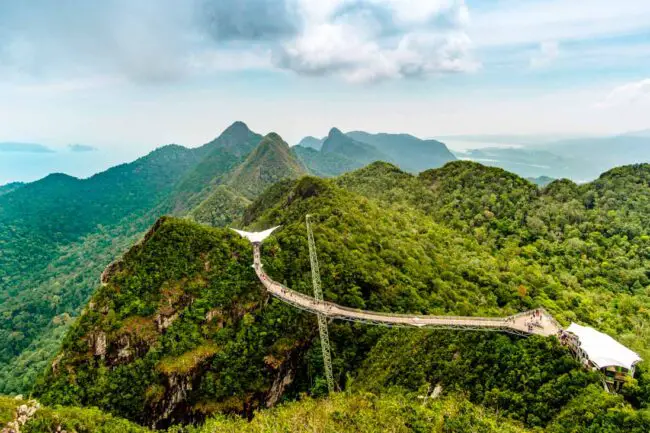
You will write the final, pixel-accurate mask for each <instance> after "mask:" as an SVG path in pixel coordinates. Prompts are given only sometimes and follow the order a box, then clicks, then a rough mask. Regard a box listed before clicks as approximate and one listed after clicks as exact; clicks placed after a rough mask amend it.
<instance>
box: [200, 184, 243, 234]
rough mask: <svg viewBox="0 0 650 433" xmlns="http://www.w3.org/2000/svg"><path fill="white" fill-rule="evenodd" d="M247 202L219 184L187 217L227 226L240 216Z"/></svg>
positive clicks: (213, 224) (205, 222)
mask: <svg viewBox="0 0 650 433" xmlns="http://www.w3.org/2000/svg"><path fill="white" fill-rule="evenodd" d="M249 204H250V200H248V199H247V198H245V197H242V196H240V195H238V194H236V193H235V192H233V191H231V190H230V189H229V188H228V187H226V186H223V185H220V186H218V187H217V188H216V189H215V190H214V192H213V193H212V194H210V196H209V197H208V198H206V199H205V200H204V201H202V202H201V204H199V206H197V207H196V208H194V210H192V212H190V214H189V217H190V218H192V219H193V220H194V221H196V222H198V223H201V224H206V225H209V226H212V227H227V226H228V225H230V224H231V223H232V222H233V221H236V220H239V219H240V218H241V217H242V215H243V214H244V211H245V210H246V208H247V207H248V205H249Z"/></svg>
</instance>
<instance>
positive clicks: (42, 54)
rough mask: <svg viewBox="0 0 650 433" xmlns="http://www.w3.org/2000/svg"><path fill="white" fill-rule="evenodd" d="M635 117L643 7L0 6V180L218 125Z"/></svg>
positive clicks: (605, 122) (287, 127)
mask: <svg viewBox="0 0 650 433" xmlns="http://www.w3.org/2000/svg"><path fill="white" fill-rule="evenodd" d="M649 112H650V1H647V0H617V1H615V2H612V1H611V0H466V1H462V0H184V1H182V2H181V1H176V0H137V1H133V0H104V1H102V2H88V1H84V0H58V1H57V2H52V1H49V0H31V1H29V2H26V1H24V0H2V1H0V142H6V144H9V146H0V184H2V183H4V182H8V181H11V180H34V179H35V178H38V177H40V176H43V175H44V174H46V173H47V172H49V171H65V172H68V173H70V174H73V175H77V176H88V175H90V174H92V173H93V172H95V171H97V170H99V169H101V168H103V167H106V166H108V165H112V164H114V163H117V162H120V161H127V160H131V159H134V158H136V157H138V156H141V155H143V154H146V153H147V152H148V151H150V150H152V149H154V148H155V147H158V146H160V145H163V144H167V143H178V144H182V145H186V146H197V145H200V144H202V143H205V142H207V141H210V140H211V139H212V138H214V137H215V136H217V135H218V134H219V133H220V132H221V131H222V130H223V129H225V128H226V127H227V126H228V125H230V124H231V123H233V122H234V121H236V120H242V121H244V122H246V123H247V124H248V125H249V127H250V128H251V129H253V130H255V131H256V132H259V133H268V132H271V131H275V132H277V133H279V134H280V135H281V136H282V137H283V138H284V139H285V140H286V141H287V142H289V143H290V144H294V143H296V142H297V141H299V140H300V138H301V137H303V136H305V135H315V136H323V135H326V134H327V132H328V130H329V129H330V128H331V127H333V126H336V127H338V128H340V129H342V130H344V131H345V130H359V129H361V130H366V131H370V132H380V131H381V132H408V133H412V134H414V135H418V136H421V137H436V136H447V135H453V134H589V135H605V134H617V133H621V132H625V131H631V130H641V129H647V128H650V120H648V119H650V116H648V114H647V113H649ZM12 143H14V145H13V146H12V145H11V144H12ZM15 143H36V144H38V145H41V146H44V147H45V148H46V151H42V149H41V150H38V149H34V148H33V146H27V147H24V148H22V149H20V148H19V149H15V147H16V146H15Z"/></svg>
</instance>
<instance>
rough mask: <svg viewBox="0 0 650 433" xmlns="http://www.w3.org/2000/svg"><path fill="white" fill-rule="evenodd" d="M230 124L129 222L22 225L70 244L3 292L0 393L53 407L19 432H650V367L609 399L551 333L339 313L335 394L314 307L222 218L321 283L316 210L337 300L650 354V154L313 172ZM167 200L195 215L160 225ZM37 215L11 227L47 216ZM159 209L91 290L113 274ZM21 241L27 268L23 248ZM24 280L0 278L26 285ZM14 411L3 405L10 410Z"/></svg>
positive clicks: (298, 277) (270, 258)
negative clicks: (578, 168) (546, 317)
mask: <svg viewBox="0 0 650 433" xmlns="http://www.w3.org/2000/svg"><path fill="white" fill-rule="evenodd" d="M235 130H236V131H239V132H240V133H241V132H243V133H244V134H243V135H242V136H243V137H244V140H243V141H242V139H241V138H240V139H234V138H233V136H232V134H227V135H226V137H225V138H223V139H222V140H221V141H220V142H219V143H220V145H219V146H216V147H214V149H216V150H211V151H210V152H208V151H204V152H206V154H205V155H203V156H202V157H201V158H205V159H201V158H199V159H201V161H198V162H196V161H195V162H193V163H191V164H189V166H191V168H190V169H188V170H189V171H187V172H185V173H184V174H183V175H182V176H180V177H179V180H178V181H174V182H172V185H171V186H167V187H165V188H169V192H164V191H163V192H161V193H160V194H161V196H160V197H159V198H157V199H154V198H150V200H151V203H153V204H150V205H147V206H148V208H147V207H146V206H145V207H143V208H142V209H140V210H138V211H137V212H136V211H133V212H131V213H130V214H129V215H131V217H129V218H126V217H125V219H122V220H120V221H123V222H124V223H114V222H111V223H110V224H109V223H108V222H106V223H105V224H100V225H98V227H101V230H100V231H96V230H95V229H92V228H84V229H81V228H80V229H79V232H80V233H81V232H83V230H87V233H88V234H86V235H83V236H81V237H79V235H78V234H75V231H74V230H75V228H68V229H66V230H67V231H62V232H61V234H60V239H61V242H60V243H59V244H52V243H51V242H53V241H52V240H51V239H50V240H48V242H50V244H47V243H43V244H39V243H38V242H36V241H35V239H37V238H35V237H31V238H30V239H34V242H36V243H35V246H34V248H33V251H34V252H35V253H36V254H37V253H38V251H39V248H41V249H42V250H43V251H45V249H44V247H45V246H48V245H56V248H59V249H63V251H66V254H65V255H63V256H62V257H54V254H53V253H52V257H48V258H43V260H44V262H43V263H49V264H48V265H47V266H46V267H45V268H43V269H46V268H47V269H49V270H50V271H52V266H55V268H54V271H55V274H54V275H56V278H52V277H49V278H45V277H47V274H46V273H41V274H38V273H36V274H35V275H41V277H40V278H43V281H42V285H40V286H39V285H36V286H35V287H36V288H35V289H34V290H29V291H24V290H23V291H21V290H19V286H16V287H17V288H16V289H13V292H12V291H11V290H9V291H7V292H6V293H5V292H3V294H1V295H0V296H5V298H4V299H3V300H2V302H0V307H2V308H3V309H6V310H4V311H5V312H3V316H2V317H3V321H4V322H3V325H4V326H5V328H4V329H15V330H14V331H13V333H10V334H9V333H8V334H4V335H3V338H4V336H5V335H7V336H8V338H12V340H11V341H12V345H7V346H5V347H4V348H3V350H4V352H2V354H3V356H5V358H3V359H5V361H4V362H5V368H4V370H0V384H2V386H3V387H4V390H3V391H0V392H5V393H8V392H12V391H16V390H21V391H24V392H26V393H30V394H32V395H33V396H34V397H35V398H37V399H38V401H39V402H40V403H41V404H43V405H45V406H44V407H43V408H41V409H39V410H38V411H36V415H35V416H34V417H33V418H32V420H31V421H30V423H29V424H28V425H27V426H25V428H26V430H25V431H33V432H40V431H56V430H55V429H56V428H58V427H61V428H67V429H69V430H72V429H76V430H77V431H109V430H108V429H109V428H110V427H109V425H110V424H111V423H121V424H120V425H123V426H124V427H123V428H124V431H133V432H140V431H143V432H144V431H148V430H147V429H149V428H158V429H170V430H169V431H170V432H172V431H173V432H185V431H186V432H192V433H198V432H202V431H204V430H205V431H259V432H262V431H274V429H275V430H278V429H280V430H285V431H312V430H300V429H301V428H302V429H307V428H309V425H308V426H305V425H304V423H300V422H299V420H303V421H304V419H305V417H306V415H305V414H307V413H309V414H311V415H310V418H309V420H310V422H311V423H313V425H312V424H310V426H312V427H313V429H315V430H316V431H377V430H382V429H383V430H392V431H434V432H465V431H481V432H483V431H484V432H492V431H495V432H496V431H513V432H524V431H531V432H533V431H534V432H540V431H547V432H552V433H561V432H593V433H596V432H610V431H629V432H635V433H636V432H646V431H648V430H650V408H649V406H650V373H648V371H647V367H646V365H645V363H642V364H641V365H640V366H639V368H638V371H637V374H636V377H635V379H630V380H629V381H628V383H626V384H625V386H624V388H623V390H622V392H621V393H620V394H619V395H615V394H608V393H606V392H605V391H604V390H603V388H602V384H601V382H600V378H599V376H598V375H597V374H595V373H590V372H587V371H585V370H583V369H582V368H581V367H580V365H579V364H578V363H577V362H576V361H575V360H574V359H573V357H572V356H571V355H570V353H569V352H568V351H567V349H566V348H564V347H563V346H561V345H560V344H559V343H558V342H557V341H556V340H555V339H553V338H551V339H544V338H542V337H530V338H521V337H515V336H508V335H500V334H493V333H462V332H452V331H435V330H390V329H386V328H377V327H372V326H368V325H361V324H351V323H347V322H337V321H334V322H330V324H329V326H330V338H331V344H332V354H333V364H334V373H335V379H336V383H337V388H338V389H339V390H341V391H342V392H341V393H339V394H337V395H335V396H333V397H330V398H325V394H326V391H327V387H326V383H325V380H324V377H323V376H324V374H323V363H322V358H321V352H320V342H319V340H318V328H317V326H316V321H315V319H314V317H313V316H312V315H310V314H307V313H304V312H301V311H298V310H296V309H294V308H292V307H291V306H288V305H286V304H283V303H282V302H280V301H278V300H277V299H274V298H271V297H270V296H269V295H268V293H266V292H265V291H264V290H263V288H262V286H261V285H260V284H259V282H258V280H257V278H256V276H255V273H254V272H253V270H252V268H251V267H250V264H251V262H252V254H251V248H250V244H248V243H247V241H245V240H243V239H241V238H240V237H239V236H238V235H237V234H235V233H234V232H232V231H230V230H227V229H225V228H220V227H224V226H226V225H228V226H238V227H242V228H248V229H251V230H254V229H265V228H268V227H270V226H272V225H282V228H281V230H279V231H278V232H276V233H275V234H274V235H273V236H272V237H271V238H269V239H268V240H267V241H266V242H265V244H264V245H263V248H262V253H263V256H262V259H263V262H264V265H265V269H266V271H267V272H268V274H269V275H270V276H272V277H273V278H274V279H276V280H277V281H281V282H283V283H284V284H286V285H288V286H290V287H292V288H293V289H296V290H299V291H302V292H304V293H310V292H311V275H310V265H309V254H308V249H307V240H306V232H305V225H304V216H305V215H306V214H308V213H309V214H311V215H313V221H314V235H315V238H316V244H317V248H318V254H319V261H320V263H321V274H322V279H323V289H324V295H325V298H326V299H328V300H331V301H334V302H337V303H339V304H343V305H346V306H350V307H356V308H365V309H372V310H377V311H385V312H389V311H390V312H410V313H421V314H450V315H483V316H503V315H506V314H512V313H515V312H519V311H524V310H528V309H531V308H536V307H544V308H546V309H547V310H548V311H550V312H551V313H552V314H553V315H554V316H555V317H556V318H557V319H558V320H559V321H560V322H561V323H562V324H563V325H568V324H569V323H570V322H572V321H577V322H579V323H583V324H587V325H590V326H593V327H595V328H597V329H599V330H601V331H603V332H607V333H608V334H610V335H612V336H614V337H615V338H616V339H617V340H619V341H621V342H622V343H624V344H626V345H627V346H629V347H631V348H632V349H634V350H635V351H637V352H638V353H639V354H641V356H642V357H643V358H645V359H650V358H649V357H650V336H649V335H648V334H647V332H644V330H645V329H647V327H648V325H650V311H649V310H648V305H650V280H649V278H650V275H649V274H648V273H647V269H650V263H649V262H650V222H649V221H648V219H647V218H646V217H645V215H647V214H648V211H650V209H649V207H650V165H634V166H626V167H620V168H617V169H614V170H611V171H609V172H607V173H604V174H603V175H602V176H601V177H600V178H599V179H597V180H596V181H594V182H592V183H588V184H583V185H576V184H574V183H572V182H570V181H567V180H556V181H553V182H551V183H550V184H548V185H547V186H545V187H539V186H537V185H535V184H533V183H531V182H529V181H528V180H525V179H522V178H520V177H518V176H516V175H514V174H512V173H509V172H506V171H504V170H501V169H497V168H490V167H485V166H482V165H480V164H476V163H472V162H468V161H455V162H451V163H448V164H446V165H445V166H444V167H442V168H437V169H432V170H427V171H424V172H422V173H420V174H419V175H413V174H410V173H408V172H406V171H402V170H400V169H399V168H398V167H397V166H395V165H392V164H389V163H383V162H375V163H372V164H370V165H368V166H366V167H364V168H361V169H359V170H357V171H353V172H350V173H347V174H344V175H342V176H340V177H336V178H333V179H322V178H317V177H310V176H303V174H304V172H305V171H306V170H309V165H308V164H305V165H307V167H305V166H304V165H303V164H302V162H301V160H300V158H299V157H297V156H296V155H297V154H296V153H294V151H293V150H291V149H289V148H288V146H287V145H286V143H284V142H282V140H281V139H280V138H279V137H278V136H277V135H274V134H271V135H269V136H267V137H266V138H264V139H262V138H261V137H260V136H257V135H252V134H253V133H250V131H248V129H247V128H246V129H245V130H244V129H242V127H241V125H237V126H236V127H235ZM246 131H248V132H246ZM231 132H232V131H231ZM334 138H337V139H341V140H345V139H346V138H345V137H343V138H341V137H339V136H338V135H337V134H336V132H335V133H334ZM326 141H327V140H326ZM254 142H257V143H260V144H259V145H258V146H255V145H253V143H254ZM238 143H239V144H238ZM241 143H244V145H243V147H242V144H241ZM245 143H249V144H248V145H246V144H245ZM206 146H207V145H206ZM246 146H248V148H250V150H248V151H246V150H245V148H246ZM233 148H234V149H237V150H236V151H235V150H233ZM172 149H176V148H172ZM180 149H182V148H180V147H179V148H177V149H176V151H178V152H181V153H183V152H184V151H182V150H180ZM360 149H362V150H363V149H365V150H367V149H366V147H365V146H361V147H360ZM311 150H312V149H309V151H311ZM224 154H226V155H227V156H226V157H225V159H224V157H223V155H224ZM217 161H220V164H221V165H217V166H216V167H215V166H214V165H215V164H216V162H217ZM276 172H280V173H283V174H280V175H278V176H274V175H273V173H276ZM265 173H268V174H269V176H266V175H265ZM156 176H157V175H156ZM301 176H302V177H301ZM298 178H299V179H298ZM55 180H56V181H57V182H61V183H62V184H63V185H69V184H70V185H72V184H76V183H79V182H81V183H83V182H84V181H79V180H75V179H68V178H65V177H61V178H57V179H55ZM29 188H30V185H25V186H21V187H20V188H19V189H17V190H15V191H13V192H10V193H8V194H5V195H4V196H3V197H0V200H2V199H8V198H11V203H12V204H11V206H15V207H14V208H13V209H18V206H19V204H20V202H19V201H17V200H19V199H17V198H16V197H18V198H20V197H22V196H19V195H18V196H17V195H16V194H24V191H28V190H29ZM165 191H167V190H165ZM260 194H261V195H260ZM53 200H54V199H53ZM93 203H95V202H93ZM43 205H44V206H49V204H47V202H44V203H43ZM11 206H8V207H6V208H4V209H3V211H4V212H6V210H7V209H9V210H10V209H12V207H11ZM31 206H33V205H31ZM52 206H54V205H52ZM162 213H168V214H175V215H177V216H185V217H184V218H178V217H162V218H159V219H157V215H158V214H162ZM6 215H7V213H5V214H4V215H0V216H3V217H4V216H6ZM37 215H42V213H37ZM116 215H117V213H116ZM108 217H109V216H107V215H104V216H102V218H108ZM30 218H33V217H31V216H30ZM57 218H63V217H62V216H57ZM65 218H66V221H67V220H68V219H70V218H71V217H68V216H66V217H65ZM115 218H116V219H117V217H115ZM156 219H157V220H156ZM3 221H4V220H3ZM30 221H31V220H26V221H25V222H24V223H23V222H21V223H20V224H18V223H16V225H15V232H14V233H19V229H21V230H22V227H29V226H30V224H33V225H38V224H43V221H38V222H33V221H32V222H30ZM61 221H63V220H61ZM102 221H103V220H102ZM153 221H156V222H155V224H153V225H152V226H151V227H150V228H149V230H148V232H147V233H146V235H145V236H144V238H143V239H141V241H140V242H138V243H137V244H135V245H134V246H132V247H131V248H130V249H129V250H128V252H127V253H126V254H125V255H124V256H123V257H122V258H121V259H120V260H119V261H116V262H114V263H113V264H111V266H109V267H108V268H107V270H106V272H104V274H103V278H102V284H101V285H98V283H97V282H96V281H97V278H98V276H99V273H101V270H103V268H104V266H105V265H106V264H108V262H109V261H111V260H112V259H113V258H114V257H115V256H118V255H119V252H120V251H121V250H126V249H127V246H128V245H129V244H133V243H134V242H135V240H136V239H138V238H140V237H141V234H142V233H143V231H144V230H145V229H146V228H147V227H148V226H149V225H150V222H151V223H153ZM59 223H61V222H59ZM59 223H57V224H59ZM21 224H23V225H21ZM84 224H88V223H87V222H84ZM210 226H212V227H210ZM79 227H82V226H79ZM88 227H90V226H88ZM94 230H95V231H94ZM36 233H38V231H37V232H36ZM40 233H41V234H42V236H44V237H47V231H46V230H45V229H42V231H41V232H40ZM30 236H32V235H30ZM34 236H35V235H34ZM57 239H58V238H57ZM11 242H15V243H12V244H11V245H10V248H8V249H7V251H10V252H13V253H15V254H16V255H15V256H13V257H15V258H14V259H13V260H16V258H18V257H20V254H25V252H24V251H23V252H21V251H19V250H18V245H21V247H22V244H20V243H18V242H17V241H16V239H14V238H11ZM44 242H45V241H44ZM75 242H77V243H81V245H83V246H84V247H83V248H77V247H76V246H75V245H76V244H75ZM5 244H6V241H5ZM3 251H4V250H3ZM30 251H31V250H30ZM8 257H9V258H11V255H5V256H3V260H8ZM89 259H91V260H89ZM34 260H36V259H34ZM35 263H41V262H35ZM57 263H59V264H60V265H58V266H57ZM34 266H36V265H34ZM39 266H42V264H41V265H39ZM36 268H37V269H39V268H38V267H36ZM7 269H9V270H11V269H13V268H12V267H7ZM11 272H13V274H10V273H9V272H8V271H7V270H5V274H3V277H2V278H3V282H4V284H9V283H10V284H18V282H20V278H18V277H17V276H20V275H21V274H20V272H18V271H15V272H14V271H11ZM12 275H13V276H12ZM25 283H26V280H25V281H22V282H21V284H25ZM9 287H10V286H9ZM53 288H56V289H55V290H54V289H53ZM43 294H46V296H43ZM91 294H92V297H91V298H90V302H88V303H87V304H86V303H85V300H86V299H88V298H89V297H90V296H91ZM54 296H57V298H55V297H54ZM17 299H18V300H19V301H20V302H18V301H16V300H17ZM53 300H56V302H53ZM83 305H85V307H83V310H82V306H83ZM8 307H9V308H13V309H9V308H8ZM7 312H9V313H7ZM75 312H81V314H80V316H79V318H75V317H74V315H73V314H70V313H75ZM32 316H34V317H32ZM34 318H36V320H35V319H34ZM11 327H15V328H11ZM2 329H3V328H0V331H2ZM44 330H47V332H45V331H44ZM2 332H4V331H2ZM30 333H31V334H30ZM20 334H22V335H20ZM64 334H65V337H64ZM8 341H9V340H8ZM61 341H63V343H62V345H61V346H60V348H59V345H60V344H61ZM54 348H58V349H57V350H58V354H57V355H56V356H54V353H53V349H54ZM21 369H22V370H21ZM25 369H28V370H29V373H28V374H22V372H24V371H25ZM36 376H38V379H37V380H36ZM34 384H35V386H34ZM17 405H18V400H13V399H10V398H6V399H0V421H2V422H8V421H10V419H11V417H12V416H13V415H12V414H14V412H15V411H16V407H17ZM275 406H278V407H277V408H275V409H268V408H271V407H275ZM82 407H94V408H96V409H85V408H82ZM242 416H243V417H244V419H242V418H241V417H242ZM246 418H248V419H252V420H253V421H252V422H250V423H249V422H248V421H247V420H246ZM66 423H67V424H66ZM116 425H117V424H116ZM192 425H196V426H195V427H192ZM280 426H281V427H280ZM470 426H471V427H470ZM30 429H31V430H30ZM84 429H85V430H84ZM102 429H104V430H102ZM319 429H320V430H319ZM328 429H329V430H328ZM472 429H473V430H472Z"/></svg>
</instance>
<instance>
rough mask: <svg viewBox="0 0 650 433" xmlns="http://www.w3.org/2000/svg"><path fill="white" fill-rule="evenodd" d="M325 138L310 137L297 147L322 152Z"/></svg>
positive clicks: (301, 141)
mask: <svg viewBox="0 0 650 433" xmlns="http://www.w3.org/2000/svg"><path fill="white" fill-rule="evenodd" d="M324 141H325V138H316V137H312V136H311V135H308V136H307V137H305V138H303V139H302V140H300V143H298V144H297V146H302V147H307V148H311V149H315V150H320V149H321V147H323V142H324Z"/></svg>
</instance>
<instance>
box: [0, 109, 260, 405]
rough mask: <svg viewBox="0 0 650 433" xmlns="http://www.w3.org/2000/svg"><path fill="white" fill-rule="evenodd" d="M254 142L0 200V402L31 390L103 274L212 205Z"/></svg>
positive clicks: (58, 179) (230, 134)
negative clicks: (157, 229)
mask: <svg viewBox="0 0 650 433" xmlns="http://www.w3.org/2000/svg"><path fill="white" fill-rule="evenodd" d="M260 139H261V136H260V135H257V134H254V133H252V132H251V131H250V130H249V129H248V128H247V127H246V125H245V124H243V123H241V122H237V123H235V124H233V125H232V126H231V127H229V128H228V129H227V130H226V131H224V132H223V133H222V134H221V135H220V136H219V137H218V138H217V139H215V140H214V141H212V142H210V143H208V144H206V145H204V146H202V147H200V148H197V149H187V148H184V147H181V146H177V145H169V146H164V147H162V148H159V149H157V150H155V151H153V152H151V153H150V154H149V155H147V156H145V157H143V158H140V159H138V160H136V161H134V162H132V163H129V164H122V165H119V166H117V167H113V168H111V169H109V170H107V171H105V172H103V173H100V174H97V175H95V176H92V177H90V178H88V179H76V178H73V177H70V176H66V175H63V174H53V175H50V176H48V177H46V178H44V179H42V180H40V181H37V182H33V183H30V184H27V185H24V186H23V187H21V188H19V189H17V190H15V191H13V192H11V193H8V194H4V195H2V196H0V245H2V250H1V252H0V285H1V287H2V291H0V341H2V342H3V344H2V345H1V346H0V392H11V391H19V390H23V389H25V387H27V388H29V387H30V386H31V383H33V379H34V375H35V374H36V372H37V371H38V370H40V369H41V368H42V365H43V363H44V362H46V360H47V359H48V358H50V357H51V356H52V353H53V351H54V350H55V348H56V346H57V345H58V344H59V343H58V341H59V340H60V335H61V333H62V332H64V331H65V329H66V327H67V325H68V324H69V322H70V320H69V319H70V316H69V315H70V314H74V313H76V312H78V311H79V309H80V308H81V306H82V305H83V304H84V303H85V302H86V301H87V299H88V297H89V296H90V295H91V293H92V291H93V289H94V286H95V285H96V281H97V277H98V275H99V274H100V273H101V271H102V269H103V268H104V267H105V266H106V265H107V264H108V263H110V262H111V261H112V260H114V259H115V257H117V256H119V255H120V254H121V253H122V252H123V251H124V250H125V249H126V248H128V246H129V245H130V244H132V243H133V242H134V241H135V240H136V239H137V237H138V236H139V235H140V234H141V233H142V232H143V231H144V230H146V229H147V228H148V227H149V226H150V225H151V224H152V223H153V222H154V221H155V220H156V219H157V218H158V217H159V216H161V215H164V214H166V213H169V212H174V213H184V212H185V210H186V209H187V210H189V209H190V208H191V207H193V203H196V204H198V203H199V202H200V201H201V200H202V199H203V198H205V197H206V196H207V195H209V193H210V192H211V190H212V189H213V188H214V187H216V184H218V181H219V179H220V177H221V176H222V175H224V174H225V173H227V172H228V171H230V170H232V169H233V168H234V167H235V166H237V164H238V163H240V162H241V161H242V159H243V158H244V157H245V155H247V154H248V153H249V152H250V151H251V150H252V149H253V148H254V147H255V146H256V145H257V144H258V142H259V140H260ZM213 183H216V184H213Z"/></svg>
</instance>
